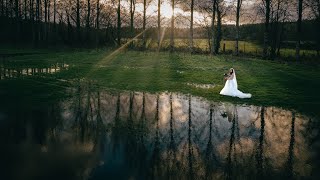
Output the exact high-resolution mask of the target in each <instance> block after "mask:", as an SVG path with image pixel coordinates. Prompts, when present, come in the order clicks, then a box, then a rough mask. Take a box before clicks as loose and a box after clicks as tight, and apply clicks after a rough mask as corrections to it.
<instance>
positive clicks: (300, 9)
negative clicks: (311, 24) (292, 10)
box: [296, 0, 303, 61]
mask: <svg viewBox="0 0 320 180" xmlns="http://www.w3.org/2000/svg"><path fill="white" fill-rule="evenodd" d="M302 3H303V0H298V4H299V5H298V21H297V42H296V44H297V45H296V60H297V61H300V41H301V21H302Z"/></svg>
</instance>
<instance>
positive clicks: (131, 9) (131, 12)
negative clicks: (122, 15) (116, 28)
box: [130, 0, 145, 38]
mask: <svg viewBox="0 0 320 180" xmlns="http://www.w3.org/2000/svg"><path fill="white" fill-rule="evenodd" d="M133 1H134V0H130V37H131V38H132V37H133V30H134V27H133V18H134V10H133V4H134V2H133ZM144 1H145V0H144Z"/></svg>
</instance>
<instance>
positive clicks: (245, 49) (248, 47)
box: [134, 38, 317, 60]
mask: <svg viewBox="0 0 320 180" xmlns="http://www.w3.org/2000/svg"><path fill="white" fill-rule="evenodd" d="M193 42H194V47H195V48H197V49H200V50H202V51H205V52H209V51H210V49H209V45H208V40H207V39H194V41H193ZM134 44H135V45H136V46H138V47H139V46H142V42H141V41H140V40H135V41H134ZM146 45H147V47H148V48H149V49H157V48H158V44H157V42H156V41H152V40H149V41H147V43H146ZM174 46H175V48H180V49H186V50H188V49H189V39H187V38H186V39H175V40H174ZM223 46H225V52H229V53H230V52H234V51H235V41H231V40H222V41H221V43H220V52H223ZM169 47H170V40H169V39H164V40H163V41H162V43H161V48H163V49H168V48H169ZM239 51H240V53H246V54H252V55H256V56H259V55H260V56H261V55H262V52H263V47H262V46H261V45H259V44H257V43H254V42H249V41H239ZM295 53H296V49H295V48H293V49H290V48H281V49H280V56H281V57H285V58H286V57H291V58H292V59H293V60H294V57H295ZM301 55H302V56H306V57H310V56H313V57H316V56H317V52H316V51H315V50H307V49H301Z"/></svg>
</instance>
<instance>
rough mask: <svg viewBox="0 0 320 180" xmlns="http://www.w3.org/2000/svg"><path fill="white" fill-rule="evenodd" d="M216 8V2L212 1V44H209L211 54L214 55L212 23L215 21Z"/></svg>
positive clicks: (213, 28)
mask: <svg viewBox="0 0 320 180" xmlns="http://www.w3.org/2000/svg"><path fill="white" fill-rule="evenodd" d="M216 8H217V0H213V3H212V23H211V26H212V27H211V28H212V42H211V54H212V55H214V54H215V27H214V22H215V19H216Z"/></svg>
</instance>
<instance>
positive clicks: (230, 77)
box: [220, 68, 252, 98]
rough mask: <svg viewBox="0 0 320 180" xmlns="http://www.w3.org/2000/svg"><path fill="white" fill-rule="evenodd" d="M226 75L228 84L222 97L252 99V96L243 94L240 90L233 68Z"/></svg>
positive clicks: (221, 92) (222, 91)
mask: <svg viewBox="0 0 320 180" xmlns="http://www.w3.org/2000/svg"><path fill="white" fill-rule="evenodd" d="M225 75H226V77H225V78H226V79H227V81H226V84H225V85H224V88H223V89H222V90H221V91H220V94H221V95H225V96H233V97H239V98H251V96H252V95H251V94H249V93H243V92H241V91H239V90H238V83H237V78H236V72H235V71H234V69H233V68H231V69H230V71H229V73H228V74H225Z"/></svg>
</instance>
